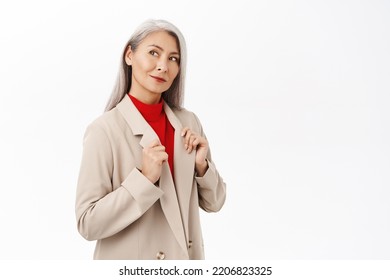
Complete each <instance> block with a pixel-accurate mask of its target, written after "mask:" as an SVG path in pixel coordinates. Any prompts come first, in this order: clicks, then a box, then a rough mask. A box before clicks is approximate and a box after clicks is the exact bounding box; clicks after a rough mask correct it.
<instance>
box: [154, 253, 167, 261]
mask: <svg viewBox="0 0 390 280" xmlns="http://www.w3.org/2000/svg"><path fill="white" fill-rule="evenodd" d="M156 257H157V259H158V260H163V259H165V254H164V252H158V253H157V256H156Z"/></svg>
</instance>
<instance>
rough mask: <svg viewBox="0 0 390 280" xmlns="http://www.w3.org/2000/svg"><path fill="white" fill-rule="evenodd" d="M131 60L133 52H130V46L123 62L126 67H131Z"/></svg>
mask: <svg viewBox="0 0 390 280" xmlns="http://www.w3.org/2000/svg"><path fill="white" fill-rule="evenodd" d="M132 58H133V51H132V50H131V46H130V45H129V46H128V47H127V49H126V52H125V62H126V64H127V65H128V66H131V63H132V61H131V59H132Z"/></svg>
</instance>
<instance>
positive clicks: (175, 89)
mask: <svg viewBox="0 0 390 280" xmlns="http://www.w3.org/2000/svg"><path fill="white" fill-rule="evenodd" d="M161 30H163V31H166V32H168V33H169V34H170V35H172V36H173V37H174V38H175V39H176V41H177V44H178V47H179V52H180V70H179V73H178V74H177V76H176V78H175V80H174V81H173V83H172V85H171V87H170V88H169V89H168V90H167V91H165V92H163V94H162V97H163V99H164V101H165V102H166V103H167V104H168V105H169V106H170V107H171V108H176V109H181V108H182V105H183V98H184V80H185V75H186V62H187V49H186V43H185V40H184V37H183V35H182V34H181V32H180V30H179V29H178V28H177V27H176V26H174V25H173V24H172V23H170V22H168V21H165V20H147V21H145V22H144V23H142V24H141V25H140V26H139V27H138V28H137V29H136V30H135V32H134V33H133V35H132V36H131V38H130V40H129V41H128V42H127V43H126V46H125V48H124V49H123V52H122V57H121V61H120V67H119V72H118V77H117V80H116V83H115V86H114V89H113V91H112V93H111V96H110V98H109V100H108V102H107V105H106V108H105V111H109V110H111V109H112V108H114V107H115V106H116V105H117V104H118V103H119V102H120V101H121V100H122V99H123V97H124V96H125V95H126V94H127V93H128V91H129V90H130V87H131V75H132V72H131V71H132V68H131V66H128V65H127V64H126V61H125V53H126V50H127V48H128V47H129V46H131V49H132V50H133V51H136V50H137V47H138V46H139V44H140V43H141V42H142V40H143V39H144V38H145V37H146V36H148V35H149V34H150V33H152V32H156V31H161Z"/></svg>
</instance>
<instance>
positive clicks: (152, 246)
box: [76, 95, 226, 259]
mask: <svg viewBox="0 0 390 280" xmlns="http://www.w3.org/2000/svg"><path fill="white" fill-rule="evenodd" d="M164 110H165V113H166V115H167V117H168V119H169V121H170V123H171V124H172V126H173V127H174V129H175V138H174V141H175V142H174V143H175V144H174V176H173V177H174V179H173V178H172V175H171V172H170V169H169V165H168V163H164V164H163V166H162V174H161V177H160V180H159V186H155V185H154V184H152V183H151V182H150V181H149V180H148V179H147V178H146V177H145V176H144V175H143V174H142V173H141V172H140V171H139V170H140V169H141V163H142V149H143V147H146V146H148V145H149V144H150V142H151V141H152V140H154V139H156V138H158V137H157V134H156V133H155V132H154V130H153V129H152V128H151V127H150V126H149V124H148V123H147V122H146V121H145V119H144V118H143V117H142V115H141V114H140V113H139V111H138V110H137V109H136V107H135V106H134V104H133V103H132V101H131V99H130V98H129V97H128V96H127V95H126V96H125V97H124V98H123V100H122V101H121V102H120V103H119V104H118V105H117V106H116V107H115V108H114V109H112V110H111V111H109V112H106V113H104V114H103V115H102V116H101V117H99V118H98V119H96V120H95V121H94V122H92V123H91V124H90V125H89V126H88V128H87V130H86V132H85V136H84V144H83V155H82V161H81V167H80V174H79V180H78V185H77V193H76V218H77V227H78V230H79V232H80V234H81V235H82V236H83V237H84V238H85V239H87V240H97V242H96V247H95V252H94V259H204V249H203V239H202V232H201V226H200V220H199V207H200V208H202V209H204V210H205V211H207V212H216V211H218V210H220V208H221V207H222V205H223V204H224V201H225V195H226V194H225V192H226V186H225V183H224V182H223V180H222V178H221V177H220V175H219V174H218V172H217V170H216V168H215V165H214V163H213V161H212V160H211V157H210V153H209V155H208V157H207V160H208V164H209V168H208V170H207V172H206V174H205V175H204V176H203V177H197V176H196V174H195V171H194V164H195V151H193V152H192V153H191V154H188V153H187V152H186V151H185V150H184V144H183V139H182V137H181V136H180V133H181V130H182V128H183V127H185V126H188V127H189V128H190V129H192V130H193V131H195V132H198V133H200V134H201V135H203V136H204V133H203V130H202V126H201V124H200V122H199V120H198V118H197V117H196V116H195V114H193V113H191V112H189V111H187V110H185V109H182V110H171V109H170V108H169V107H168V106H167V105H166V104H165V105H164Z"/></svg>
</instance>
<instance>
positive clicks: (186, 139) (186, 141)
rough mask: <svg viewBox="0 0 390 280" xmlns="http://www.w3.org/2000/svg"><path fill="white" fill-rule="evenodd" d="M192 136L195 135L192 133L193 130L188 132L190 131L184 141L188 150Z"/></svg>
mask: <svg viewBox="0 0 390 280" xmlns="http://www.w3.org/2000/svg"><path fill="white" fill-rule="evenodd" d="M191 135H193V133H192V131H191V130H188V131H187V132H186V136H185V139H184V147H185V148H186V149H188V148H189V146H190V139H191Z"/></svg>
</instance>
